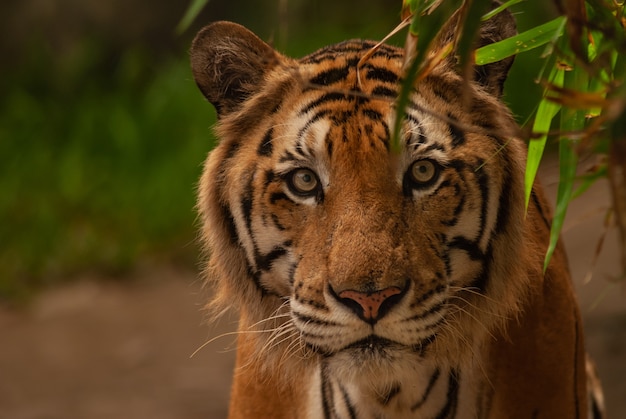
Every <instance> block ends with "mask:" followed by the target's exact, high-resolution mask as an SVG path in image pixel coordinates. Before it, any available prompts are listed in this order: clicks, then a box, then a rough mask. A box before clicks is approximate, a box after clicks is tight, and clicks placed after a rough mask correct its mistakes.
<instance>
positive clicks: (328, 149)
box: [326, 128, 345, 159]
mask: <svg viewBox="0 0 626 419" xmlns="http://www.w3.org/2000/svg"><path fill="white" fill-rule="evenodd" d="M344 130H345V128H344ZM333 147H334V144H333V139H332V137H331V135H330V133H328V135H327V136H326V153H327V154H328V158H329V159H330V158H331V157H332V156H333Z"/></svg>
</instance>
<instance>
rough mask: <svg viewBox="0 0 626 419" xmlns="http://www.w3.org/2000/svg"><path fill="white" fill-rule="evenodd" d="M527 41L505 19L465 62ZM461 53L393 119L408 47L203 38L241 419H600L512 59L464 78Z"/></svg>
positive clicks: (210, 189)
mask: <svg viewBox="0 0 626 419" xmlns="http://www.w3.org/2000/svg"><path fill="white" fill-rule="evenodd" d="M459 19H460V17H459V15H458V14H455V15H453V16H452V17H451V18H450V20H449V22H448V23H447V25H446V26H445V27H444V28H443V29H442V30H441V32H440V35H438V36H437V37H436V39H435V40H434V41H433V44H432V45H433V49H432V50H433V51H436V50H437V48H439V49H442V48H444V46H445V45H449V44H450V41H451V40H453V39H454V37H455V34H456V32H458V31H457V28H458V26H459V24H460V20H459ZM516 33H517V29H516V24H515V20H514V18H513V17H512V15H511V13H510V12H508V11H506V10H505V11H502V12H500V13H498V14H497V15H496V16H495V17H492V18H491V19H489V20H487V21H486V22H484V23H483V24H481V27H480V29H479V31H478V34H477V39H476V41H475V42H476V45H478V46H480V45H487V44H490V43H493V42H496V41H499V40H502V39H505V38H509V37H511V36H513V35H514V34H516ZM457 55H458V54H456V53H451V54H448V55H447V56H445V57H442V58H441V59H440V60H438V61H436V62H435V64H434V65H433V66H432V68H431V69H430V70H429V71H428V72H426V73H425V74H423V75H422V76H420V77H419V78H418V80H417V81H416V82H415V83H414V85H413V86H411V87H412V89H411V91H410V95H409V99H408V102H407V104H406V106H405V107H404V109H400V108H399V106H398V100H397V98H398V95H399V93H400V91H401V88H402V85H403V81H404V80H405V78H406V62H407V60H406V59H405V51H404V49H403V48H399V47H395V46H392V45H388V44H385V43H382V44H379V45H377V44H376V42H374V41H366V40H348V41H344V42H341V43H338V44H335V45H330V46H326V47H323V48H321V49H319V50H318V51H316V52H313V53H311V54H310V55H307V56H305V57H303V58H301V59H294V58H289V57H287V56H285V55H283V54H281V53H280V52H278V51H276V50H275V49H274V48H273V47H272V46H270V45H269V44H267V43H266V42H264V41H262V40H261V39H260V38H259V37H258V36H257V35H255V34H254V33H252V32H251V31H250V30H248V29H246V28H245V27H243V26H240V25H238V24H236V23H232V22H224V21H220V22H214V23H212V24H209V25H208V26H206V27H205V28H203V29H202V30H201V31H200V32H199V33H198V34H197V35H196V37H195V39H194V40H193V42H192V46H191V49H190V61H191V68H192V73H193V77H194V80H195V82H196V84H197V86H198V88H199V90H200V91H201V93H202V94H203V95H204V97H205V98H206V99H207V100H208V101H209V102H210V103H211V104H212V105H213V106H214V107H215V110H216V114H217V122H216V125H215V127H214V129H215V133H216V137H217V138H218V139H219V142H218V144H217V145H216V146H215V147H214V148H213V150H212V151H210V152H209V155H208V157H207V159H206V162H205V165H204V168H203V172H202V175H201V178H200V181H199V184H198V201H197V208H198V214H199V223H200V228H199V229H200V233H199V236H200V237H201V242H202V244H203V247H204V249H205V250H206V252H207V262H206V269H205V270H206V272H205V275H206V278H207V279H206V281H207V282H208V283H209V284H210V285H211V286H212V289H213V294H212V297H211V298H212V299H211V302H210V303H209V306H210V307H211V308H212V309H213V310H215V312H216V313H219V312H221V311H226V310H228V309H229V308H231V307H234V308H235V309H236V310H238V313H239V323H238V328H237V350H236V361H235V362H236V366H235V372H234V374H233V383H232V388H231V397H230V403H229V418H231V419H239V418H273V419H276V418H297V419H299V418H305V419H318V418H320V419H321V418H324V419H331V418H337V419H339V418H341V419H343V418H346V419H348V418H350V419H355V418H358V419H374V418H376V419H383V418H384V419H393V418H404V419H406V418H426V419H431V418H432V419H436V418H437V419H443V418H457V419H461V418H481V419H482V418H490V419H496V418H506V419H516V418H525V419H530V418H535V419H544V418H545V419H554V418H577V419H578V418H586V417H589V418H600V417H602V409H603V408H602V406H601V397H599V396H597V395H598V394H600V395H601V393H600V392H601V389H599V388H598V387H597V386H596V387H593V386H591V385H588V381H589V382H590V383H595V382H596V381H595V380H594V379H595V375H594V374H595V373H594V372H593V367H592V365H591V363H590V362H588V361H587V355H586V351H585V345H584V337H583V329H582V322H581V316H580V310H579V307H578V305H577V301H576V297H575V294H574V291H573V286H572V283H571V279H570V273H569V270H568V262H567V257H566V254H565V251H564V248H563V246H562V245H561V244H558V245H557V248H556V250H555V252H554V254H553V256H552V258H551V261H550V263H549V265H548V266H547V269H546V270H545V272H544V270H543V259H544V255H545V253H546V249H547V245H548V242H549V234H550V228H551V220H552V213H551V209H550V207H549V205H548V204H547V201H546V199H545V197H544V194H543V192H542V188H541V185H540V184H539V183H538V182H535V183H534V186H533V188H532V193H531V195H530V202H529V205H528V208H525V198H524V167H525V161H526V145H525V142H524V140H523V139H522V135H521V134H520V129H519V128H518V126H517V125H516V123H515V120H514V118H513V116H512V114H511V112H510V110H509V109H508V108H507V107H506V105H505V104H504V102H503V100H502V94H503V86H504V82H505V80H506V77H507V74H508V71H509V68H510V67H511V64H512V62H513V58H507V59H504V60H502V61H499V62H496V63H492V64H488V65H484V66H475V67H474V71H473V74H472V75H471V76H470V77H465V76H464V74H465V73H464V72H463V71H461V70H460V69H459V66H458V64H457V61H458V57H457ZM398 118H400V121H399V122H398V123H399V127H400V130H399V135H398V136H397V140H394V133H393V132H394V126H395V124H396V122H397V119H398ZM393 141H396V142H397V144H396V145H395V147H394V143H393ZM587 371H588V372H587ZM594 394H596V396H594Z"/></svg>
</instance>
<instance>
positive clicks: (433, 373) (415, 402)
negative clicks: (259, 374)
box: [308, 359, 485, 419]
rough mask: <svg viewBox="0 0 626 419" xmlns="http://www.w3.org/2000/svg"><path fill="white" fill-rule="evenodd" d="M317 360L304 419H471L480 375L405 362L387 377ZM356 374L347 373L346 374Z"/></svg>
mask: <svg viewBox="0 0 626 419" xmlns="http://www.w3.org/2000/svg"><path fill="white" fill-rule="evenodd" d="M341 362H343V360H341V359H336V360H328V359H324V360H321V361H320V363H319V366H318V368H317V371H315V373H314V375H313V377H312V378H311V379H312V383H311V386H310V387H309V388H310V393H309V395H308V406H309V409H308V411H309V419H322V418H323V419H330V418H333V419H335V418H336V419H343V418H355V417H357V418H372V419H374V418H385V419H394V418H423V417H433V418H474V417H477V416H476V415H477V414H478V413H479V411H480V408H479V406H478V404H479V400H478V397H477V395H478V394H479V389H480V388H482V386H484V385H485V383H484V382H483V381H484V380H481V379H479V378H478V377H482V375H480V374H479V375H477V374H475V373H472V370H468V369H463V374H461V373H460V372H459V371H460V369H459V368H456V367H449V366H440V365H436V364H434V363H431V362H424V361H423V360H422V362H413V363H406V364H404V365H402V366H401V368H395V369H394V370H393V371H389V372H388V374H380V373H376V374H373V373H372V374H371V376H370V374H368V371H364V370H363V369H358V368H357V369H354V368H352V367H342V366H341V365H337V364H338V363H341ZM355 370H356V371H357V372H356V373H352V372H350V371H355Z"/></svg>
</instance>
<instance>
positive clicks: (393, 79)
mask: <svg viewBox="0 0 626 419" xmlns="http://www.w3.org/2000/svg"><path fill="white" fill-rule="evenodd" d="M363 67H364V68H367V73H365V78H367V79H368V80H377V81H382V82H386V83H394V84H395V83H398V80H399V79H400V78H399V77H398V75H397V74H396V73H394V72H393V71H391V70H388V69H386V68H384V67H379V66H375V65H371V64H367V65H364V66H363ZM395 96H397V95H394V97H395Z"/></svg>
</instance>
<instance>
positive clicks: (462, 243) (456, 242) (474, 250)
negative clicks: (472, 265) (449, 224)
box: [448, 236, 485, 260]
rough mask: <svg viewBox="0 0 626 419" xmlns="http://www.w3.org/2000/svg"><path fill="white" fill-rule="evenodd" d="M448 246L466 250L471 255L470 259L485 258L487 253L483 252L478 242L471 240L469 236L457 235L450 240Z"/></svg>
mask: <svg viewBox="0 0 626 419" xmlns="http://www.w3.org/2000/svg"><path fill="white" fill-rule="evenodd" d="M448 246H449V247H451V248H454V249H459V250H463V251H465V252H466V253H467V255H468V256H469V257H470V259H472V260H484V259H485V254H484V253H483V252H482V250H480V247H479V246H478V242H475V241H473V240H470V239H468V238H467V237H463V236H455V237H454V238H453V239H452V240H451V241H450V243H449V244H448Z"/></svg>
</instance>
